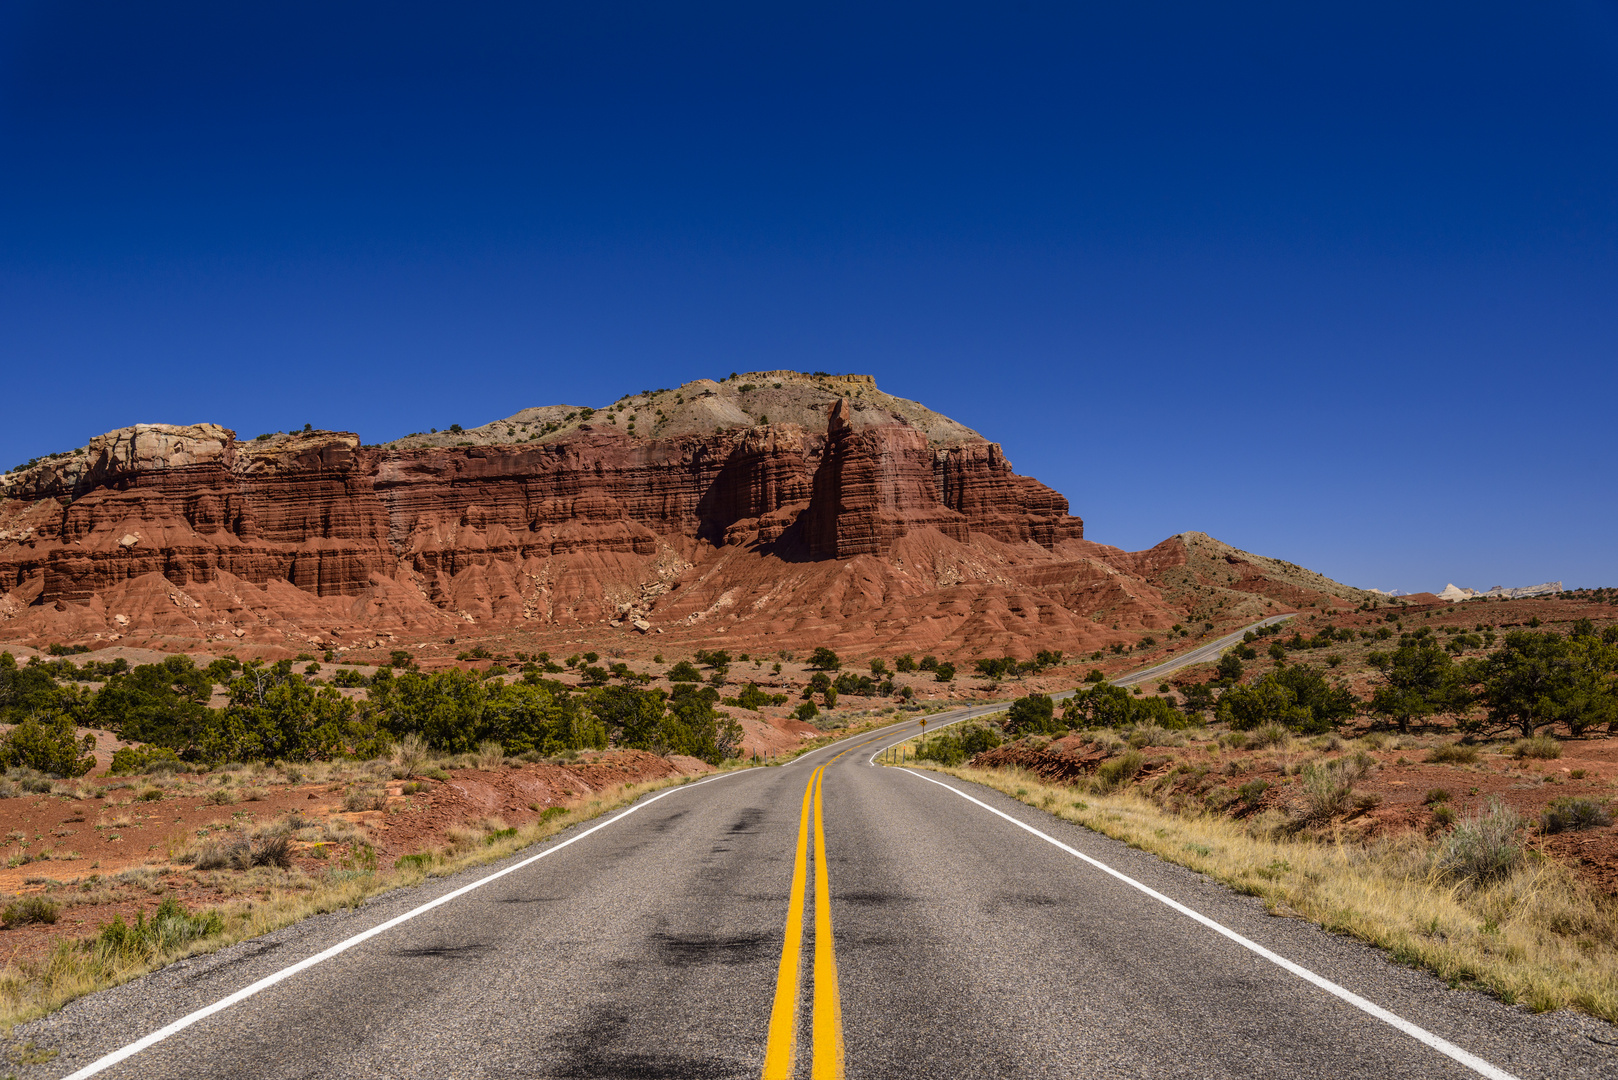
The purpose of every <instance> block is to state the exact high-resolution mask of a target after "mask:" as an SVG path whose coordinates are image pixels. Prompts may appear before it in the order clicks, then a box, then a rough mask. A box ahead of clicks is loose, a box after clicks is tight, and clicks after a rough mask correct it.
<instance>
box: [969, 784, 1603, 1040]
mask: <svg viewBox="0 0 1618 1080" xmlns="http://www.w3.org/2000/svg"><path fill="white" fill-rule="evenodd" d="M938 771H941V772H947V773H950V774H952V775H955V776H959V777H961V778H962V779H965V780H970V781H973V782H975V783H979V784H983V785H985V786H987V787H992V788H994V789H996V790H998V791H1003V792H1005V793H1006V794H1008V795H1011V796H1013V797H1014V798H1017V799H1020V800H1021V801H1023V802H1025V803H1028V804H1030V805H1032V806H1037V807H1040V808H1041V809H1044V810H1047V811H1048V812H1050V813H1053V814H1056V815H1057V816H1059V817H1063V818H1066V819H1068V820H1069V821H1074V822H1077V823H1079V824H1081V825H1084V826H1086V827H1088V828H1091V829H1094V830H1096V831H1097V832H1100V833H1104V834H1106V835H1107V836H1111V837H1114V838H1116V839H1118V840H1123V841H1125V842H1127V843H1129V844H1131V845H1132V846H1135V847H1139V848H1141V849H1143V850H1145V851H1149V852H1151V853H1152V854H1154V855H1157V856H1160V857H1162V858H1164V859H1167V860H1169V861H1170V862H1175V863H1179V864H1181V865H1183V866H1188V867H1190V868H1192V869H1194V870H1197V871H1200V872H1202V873H1205V874H1208V875H1210V876H1211V877H1214V878H1216V879H1218V880H1219V881H1222V882H1224V883H1225V884H1227V885H1229V886H1230V887H1232V888H1233V889H1235V890H1236V891H1238V892H1241V893H1246V894H1249V895H1252V896H1258V897H1261V898H1263V900H1264V901H1265V904H1266V905H1267V906H1268V907H1269V909H1270V910H1271V911H1272V912H1274V913H1277V914H1295V915H1300V916H1302V917H1303V918H1306V919H1309V920H1311V921H1313V922H1315V923H1318V924H1319V925H1321V926H1323V927H1325V928H1326V929H1328V930H1332V931H1335V932H1338V933H1344V934H1349V935H1351V936H1353V937H1356V938H1358V939H1360V940H1362V941H1365V942H1369V943H1370V944H1372V945H1376V946H1379V947H1381V948H1383V949H1386V950H1388V952H1390V953H1391V954H1392V955H1393V957H1394V958H1395V959H1396V960H1399V961H1401V962H1404V963H1408V964H1412V965H1416V966H1420V967H1423V968H1426V969H1427V970H1429V971H1432V972H1433V973H1435V974H1436V975H1438V976H1439V977H1440V978H1443V979H1444V980H1446V981H1447V982H1449V983H1450V985H1452V986H1462V985H1474V986H1477V987H1479V988H1486V989H1488V990H1490V991H1492V992H1493V993H1495V994H1496V995H1498V996H1499V997H1500V998H1501V999H1503V1000H1504V1001H1506V1002H1508V1003H1513V1004H1514V1003H1518V1002H1521V1003H1524V1004H1527V1005H1528V1006H1530V1007H1532V1008H1533V1009H1535V1010H1537V1011H1544V1010H1549V1009H1557V1008H1563V1007H1567V1006H1573V1007H1575V1008H1579V1009H1582V1010H1584V1011H1586V1012H1588V1013H1590V1014H1592V1015H1594V1016H1598V1017H1601V1018H1602V1019H1605V1020H1609V1021H1618V907H1615V904H1614V901H1613V900H1612V899H1611V898H1608V897H1603V896H1601V895H1599V894H1597V893H1595V892H1593V891H1592V890H1590V889H1589V888H1587V887H1586V886H1584V885H1583V883H1581V882H1580V881H1579V880H1578V879H1577V878H1575V877H1574V875H1573V874H1572V873H1571V872H1570V871H1568V870H1567V869H1565V868H1564V867H1562V866H1561V865H1559V864H1558V863H1556V862H1554V861H1552V860H1548V859H1544V858H1541V857H1538V856H1536V855H1535V854H1533V853H1532V852H1530V853H1529V854H1528V857H1526V858H1524V859H1522V860H1520V861H1519V862H1518V863H1516V864H1515V865H1514V866H1512V867H1511V868H1510V869H1509V870H1507V871H1506V872H1505V873H1504V874H1503V875H1502V876H1500V877H1498V878H1496V879H1493V880H1488V879H1478V878H1473V877H1467V876H1464V875H1457V874H1456V873H1455V867H1454V864H1453V859H1454V857H1455V855H1456V853H1455V852H1453V851H1448V847H1449V846H1450V845H1449V836H1450V834H1442V835H1440V836H1438V837H1435V838H1434V839H1432V840H1429V839H1427V838H1425V837H1422V836H1420V835H1418V834H1414V833H1408V834H1405V835H1402V836H1398V837H1394V838H1389V839H1383V840H1374V841H1370V842H1363V841H1360V840H1357V839H1353V838H1351V837H1348V836H1345V835H1344V834H1342V833H1336V834H1321V833H1315V834H1299V833H1296V832H1295V831H1294V830H1293V829H1292V828H1291V827H1290V825H1289V823H1288V821H1287V819H1286V818H1285V817H1284V816H1283V815H1281V814H1279V813H1276V812H1270V813H1267V814H1263V815H1257V816H1255V817H1252V818H1248V819H1246V820H1245V821H1236V820H1233V819H1231V818H1229V817H1225V816H1223V815H1218V814H1184V815H1182V814H1176V813H1173V812H1170V811H1168V810H1165V809H1164V808H1162V807H1160V806H1158V805H1157V804H1156V803H1153V802H1152V801H1150V800H1149V799H1147V798H1145V797H1143V796H1141V795H1140V794H1138V793H1136V792H1133V791H1127V792H1123V793H1118V794H1107V793H1085V795H1084V798H1082V799H1080V798H1078V797H1077V795H1078V794H1079V793H1078V792H1077V791H1076V789H1074V788H1069V787H1058V786H1053V785H1050V784H1046V783H1044V782H1043V781H1041V780H1040V779H1039V778H1038V777H1036V776H1034V775H1033V774H1031V773H1027V772H1024V771H1022V770H992V771H990V770H983V769H971V768H959V769H939V770H938ZM1498 824H1500V825H1501V827H1502V828H1509V827H1510V824H1511V823H1498ZM1493 839H1494V840H1498V839H1499V837H1497V836H1496V837H1493ZM1446 853H1447V854H1448V856H1449V859H1448V860H1446Z"/></svg>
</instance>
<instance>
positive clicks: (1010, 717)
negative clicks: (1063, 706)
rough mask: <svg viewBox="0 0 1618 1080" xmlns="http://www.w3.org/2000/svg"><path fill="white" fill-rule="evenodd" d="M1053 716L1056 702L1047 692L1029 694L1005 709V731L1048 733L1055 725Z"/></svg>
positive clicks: (1017, 733) (1012, 732)
mask: <svg viewBox="0 0 1618 1080" xmlns="http://www.w3.org/2000/svg"><path fill="white" fill-rule="evenodd" d="M1055 717H1056V704H1055V702H1054V701H1052V700H1051V696H1050V695H1049V694H1029V695H1028V696H1027V697H1020V698H1018V699H1017V700H1016V701H1013V702H1012V703H1011V708H1009V709H1007V710H1006V722H1005V726H1006V732H1007V733H1008V734H1010V735H1014V736H1015V735H1027V734H1041V735H1043V734H1049V733H1050V732H1051V731H1053V730H1054V729H1055V728H1056V726H1057V725H1056V720H1055Z"/></svg>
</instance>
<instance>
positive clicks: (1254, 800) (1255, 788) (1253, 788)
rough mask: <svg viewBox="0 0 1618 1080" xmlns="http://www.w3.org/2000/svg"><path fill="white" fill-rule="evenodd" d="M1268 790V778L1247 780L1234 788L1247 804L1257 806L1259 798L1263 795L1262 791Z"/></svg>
mask: <svg viewBox="0 0 1618 1080" xmlns="http://www.w3.org/2000/svg"><path fill="white" fill-rule="evenodd" d="M1268 790H1270V782H1269V781H1268V780H1249V781H1248V782H1247V783H1245V784H1243V785H1242V786H1241V787H1239V788H1237V789H1236V794H1237V796H1238V797H1239V798H1240V799H1241V800H1242V802H1244V803H1246V804H1247V805H1249V806H1257V805H1258V802H1259V800H1260V799H1262V798H1263V797H1264V793H1265V792H1266V791H1268Z"/></svg>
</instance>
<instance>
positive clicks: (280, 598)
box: [0, 373, 1358, 655]
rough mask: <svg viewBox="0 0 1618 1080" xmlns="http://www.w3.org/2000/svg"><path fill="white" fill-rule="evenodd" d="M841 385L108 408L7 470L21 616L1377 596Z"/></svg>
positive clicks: (542, 628) (1116, 618)
mask: <svg viewBox="0 0 1618 1080" xmlns="http://www.w3.org/2000/svg"><path fill="white" fill-rule="evenodd" d="M763 377H775V378H791V377H793V373H764V375H763ZM796 377H797V378H798V379H800V381H801V382H805V383H807V382H809V381H810V380H811V379H813V378H814V377H809V376H796ZM858 378H860V377H853V376H848V377H838V382H839V384H840V385H846V384H849V383H851V382H853V381H854V380H856V379H858ZM696 385H697V384H687V387H693V386H696ZM750 385H751V384H750ZM750 385H749V386H745V387H743V389H744V390H748V389H750ZM816 386H817V387H818V388H817V389H816V391H815V392H816V393H820V394H822V395H823V396H824V398H825V401H824V404H816V403H815V401H814V400H811V401H810V405H805V404H804V403H803V402H804V401H805V400H806V399H805V397H804V395H803V394H802V393H799V394H798V396H797V397H795V398H791V399H790V400H789V399H788V398H787V397H786V396H785V395H786V394H787V393H788V391H791V390H793V387H792V386H787V387H785V389H783V383H782V382H775V383H773V387H774V390H775V391H777V392H778V398H777V399H776V400H779V401H781V402H782V404H779V405H777V406H775V408H776V409H777V411H778V412H779V413H781V414H784V415H788V416H797V417H804V418H806V419H807V418H809V417H811V416H813V415H816V414H815V413H814V411H813V409H812V408H811V406H814V408H819V409H821V410H823V411H821V412H820V413H819V414H818V415H820V416H822V417H823V421H822V422H821V424H820V425H819V426H817V427H807V426H804V425H802V424H799V423H794V422H791V421H790V420H787V421H780V422H776V423H767V422H756V423H734V422H732V420H731V419H728V418H730V417H731V414H732V413H735V414H736V415H737V416H741V417H742V418H743V420H747V419H749V417H748V416H747V415H746V414H744V413H742V412H741V411H740V408H739V407H738V406H734V405H732V404H731V403H730V400H729V398H726V397H724V393H731V391H729V390H727V389H725V388H723V387H720V384H715V383H710V382H707V381H706V380H703V381H702V384H701V389H700V392H699V391H698V390H688V393H689V394H690V397H691V401H690V402H687V401H685V400H684V397H685V395H684V394H682V395H681V396H680V399H679V404H680V406H681V407H682V408H685V409H686V413H685V414H682V415H693V416H697V417H699V419H701V421H702V424H706V425H707V427H706V428H704V427H702V426H701V424H698V423H696V422H695V421H692V422H690V423H687V424H686V427H685V429H684V430H683V431H680V432H678V433H672V434H668V435H665V436H655V435H654V436H653V437H646V435H645V434H644V432H645V431H646V430H647V428H650V427H651V426H652V421H651V420H643V421H642V423H643V424H645V425H646V427H643V428H642V432H643V434H641V435H636V434H633V433H632V429H631V430H625V429H624V428H620V427H619V426H618V424H617V422H616V416H615V415H612V414H610V413H609V414H608V422H606V423H603V422H600V421H601V415H602V413H597V414H595V415H594V416H591V415H590V411H589V410H575V412H574V413H568V414H567V416H568V418H569V419H570V421H572V422H571V423H569V424H567V425H560V424H559V422H553V423H552V424H551V427H550V428H547V429H545V430H546V432H547V435H546V438H545V439H544V440H542V441H535V440H529V441H525V442H514V443H511V444H501V443H498V442H493V441H491V439H492V438H494V437H497V436H498V434H499V430H498V429H501V428H504V429H505V430H506V431H508V432H509V431H512V430H513V427H512V425H515V424H516V423H517V422H518V418H513V420H512V421H501V422H496V423H495V424H491V425H489V426H488V427H487V428H485V429H480V431H481V434H480V438H482V439H483V441H482V442H481V443H479V444H475V445H465V446H444V445H414V446H409V445H406V446H400V445H398V444H395V446H394V447H393V448H381V447H365V446H362V445H361V444H360V440H359V438H358V437H357V436H355V435H353V434H349V433H344V432H329V431H311V432H302V433H295V434H293V435H291V436H277V437H274V438H268V437H266V438H265V439H260V440H255V441H251V442H248V441H239V440H238V439H237V438H236V435H235V433H234V432H232V431H230V430H228V429H226V428H222V427H218V426H216V425H212V424H197V425H190V426H175V425H166V424H141V425H137V426H135V427H131V428H125V429H121V430H119V431H114V432H110V433H108V434H106V435H102V436H98V437H97V438H95V439H93V440H91V442H90V444H89V445H88V446H87V447H85V448H84V449H82V450H79V451H75V452H71V453H68V454H63V455H56V456H55V457H52V458H48V459H45V460H44V461H41V462H38V463H35V464H33V465H32V466H30V467H28V468H25V469H20V470H17V471H15V472H13V473H10V474H7V475H5V476H4V477H0V641H14V642H20V643H25V644H33V645H41V644H43V643H46V642H56V641H62V642H69V643H84V644H91V645H95V644H97V643H103V644H104V643H108V642H111V641H120V640H121V641H124V642H125V643H126V644H133V643H135V642H143V643H147V644H155V645H159V646H161V647H173V648H186V647H194V646H196V645H197V644H199V643H205V642H208V641H222V642H226V643H234V642H242V643H243V644H247V645H257V646H261V647H263V646H270V647H278V648H293V649H301V648H303V647H305V646H306V645H307V644H320V645H323V646H327V647H345V646H346V647H350V648H352V647H354V646H356V645H359V646H376V645H378V644H392V643H408V642H411V641H422V640H428V639H437V640H443V639H445V638H448V637H451V636H454V635H460V639H461V640H473V639H476V638H477V637H479V636H480V635H499V634H503V633H509V632H514V631H524V632H527V634H528V635H529V637H530V638H531V639H532V640H534V641H535V642H543V641H546V640H548V639H551V638H555V639H556V640H559V641H560V640H577V639H576V638H572V639H563V638H562V637H561V636H560V635H565V634H577V633H579V632H580V631H581V630H587V631H588V632H589V633H591V634H592V635H594V637H593V638H592V640H596V639H600V640H607V639H609V638H610V636H611V635H613V634H621V635H623V636H624V639H625V642H626V647H629V646H630V645H631V644H632V642H633V640H634V639H635V637H636V636H637V635H640V634H647V633H650V634H673V635H675V637H674V638H673V639H672V641H671V640H670V639H664V642H665V643H666V644H672V643H673V641H686V642H690V643H692V644H695V643H698V642H707V641H724V642H726V643H728V644H734V645H740V646H742V647H744V648H745V647H748V645H749V643H754V647H757V648H760V649H763V648H770V649H776V648H799V647H804V646H807V645H817V644H831V645H833V647H840V648H844V649H847V650H850V651H852V652H855V653H859V652H874V651H878V650H880V651H885V652H891V651H914V652H918V653H919V652H936V653H939V654H941V655H971V654H975V655H984V654H985V653H989V652H1007V653H1012V654H1014V655H1026V654H1028V653H1030V652H1032V651H1033V650H1034V649H1039V648H1062V649H1067V650H1070V651H1083V650H1087V649H1092V648H1100V647H1102V646H1104V645H1106V644H1109V643H1111V642H1113V641H1133V640H1134V639H1135V638H1136V637H1138V635H1139V634H1140V633H1141V632H1142V631H1145V630H1149V629H1153V628H1162V627H1167V626H1169V625H1170V624H1172V623H1176V622H1180V621H1182V620H1184V619H1187V618H1188V616H1192V615H1196V614H1197V613H1199V612H1203V613H1206V614H1207V615H1209V616H1218V617H1220V618H1234V617H1239V616H1245V615H1249V614H1261V613H1267V612H1270V611H1273V610H1277V608H1276V603H1277V602H1283V601H1284V602H1285V603H1286V604H1288V605H1293V604H1301V603H1309V602H1314V601H1315V600H1318V599H1320V598H1322V597H1327V598H1334V599H1333V602H1334V603H1351V602H1358V594H1357V590H1351V589H1347V588H1346V587H1344V586H1340V585H1337V584H1336V583H1335V582H1330V581H1328V579H1325V578H1321V577H1319V575H1309V574H1308V572H1307V571H1302V570H1301V569H1300V568H1296V567H1292V568H1291V571H1297V573H1296V574H1291V572H1290V571H1285V570H1281V569H1278V568H1282V567H1287V566H1289V565H1290V564H1282V563H1275V562H1273V561H1272V560H1267V559H1261V558H1260V557H1258V556H1249V555H1246V553H1241V552H1235V549H1233V548H1228V547H1226V546H1225V545H1221V544H1219V543H1218V542H1217V541H1214V540H1211V539H1209V538H1207V537H1204V536H1202V535H1201V534H1197V533H1187V534H1182V535H1181V536H1178V537H1174V538H1171V539H1170V540H1168V541H1165V542H1164V543H1163V544H1161V545H1159V546H1158V547H1157V548H1154V549H1152V550H1151V551H1150V552H1141V553H1133V554H1132V553H1128V552H1124V551H1121V550H1119V549H1117V548H1111V547H1106V546H1104V545H1100V544H1095V543H1091V542H1089V541H1087V540H1085V539H1084V525H1083V522H1082V521H1080V519H1079V518H1077V517H1074V516H1071V515H1069V513H1068V506H1067V500H1066V499H1064V498H1063V497H1062V496H1061V495H1059V494H1057V493H1056V492H1054V491H1052V490H1051V489H1050V488H1048V487H1046V486H1045V485H1043V484H1041V483H1039V482H1038V481H1037V480H1033V479H1031V478H1029V477H1024V476H1018V475H1017V474H1016V473H1014V472H1013V471H1012V470H1011V467H1010V465H1009V464H1008V463H1007V462H1006V460H1005V457H1004V456H1003V454H1002V453H1001V451H1000V447H999V446H998V445H996V444H994V443H991V442H988V441H987V440H984V439H982V438H981V437H979V436H977V435H976V433H973V432H971V431H970V430H969V429H965V428H962V427H960V426H959V425H956V424H954V422H953V421H949V420H948V419H947V418H943V417H939V416H938V415H937V414H934V413H928V412H926V411H925V410H923V409H921V407H920V406H916V405H915V404H914V403H911V402H904V401H903V399H894V398H889V399H885V400H886V401H887V402H888V403H890V404H894V405H895V408H894V409H888V408H884V407H882V402H881V401H877V402H876V403H875V404H873V400H872V399H873V398H878V397H881V395H879V393H878V392H877V391H875V384H874V383H871V382H870V381H869V380H868V379H866V380H864V382H863V383H859V384H857V385H855V386H854V389H853V391H852V392H853V393H854V394H855V395H862V396H859V397H857V398H856V399H853V400H851V399H850V398H845V397H838V396H836V395H837V393H841V392H844V391H842V390H840V389H839V387H838V386H828V384H827V382H826V381H825V380H823V379H819V380H816ZM715 387H720V389H719V390H715V389H710V388H715ZM682 389H684V388H682ZM800 389H801V387H800ZM721 391H723V393H722V392H721ZM834 391H835V392H834ZM760 392H761V393H768V392H770V391H769V390H768V388H765V389H763V390H761V391H760ZM657 393H660V394H664V395H668V394H673V393H675V392H674V391H660V392H657ZM733 396H734V394H733ZM639 407H640V406H637V408H639ZM900 407H902V408H903V410H905V411H907V412H908V413H909V415H908V416H907V415H904V414H903V413H902V412H901V411H899V409H900ZM549 408H550V412H557V413H558V416H560V412H559V410H561V409H563V408H565V407H549ZM669 408H670V415H672V413H673V405H672V403H671V405H670V406H669ZM550 412H548V411H546V410H530V411H529V412H528V413H524V414H518V416H519V417H523V416H525V415H529V414H533V415H534V416H548V415H550ZM603 412H606V411H605V410H603ZM575 414H577V415H578V416H582V417H585V418H586V419H585V420H576V419H574V417H575ZM618 415H624V414H623V413H622V410H621V409H620V412H619V414H618ZM635 415H636V414H635V413H629V414H628V417H629V424H630V425H632V424H633V423H634V418H635ZM715 417H718V418H720V419H719V420H715V419H714V418H715ZM663 419H664V420H667V419H668V417H667V416H664V417H663ZM721 420H723V421H724V424H728V425H729V426H723V425H722V424H721V423H720V421H721ZM533 422H534V423H538V421H537V420H535V421H533ZM918 424H919V425H921V426H919V427H918V426H917V425H918ZM524 426H525V427H526V426H528V425H527V424H526V423H525V424H524ZM558 426H560V427H561V430H560V431H559V432H558V433H555V434H551V430H552V429H554V428H557V427H558ZM626 426H627V425H626ZM671 426H672V425H671ZM708 428H711V429H712V430H708ZM924 429H925V430H924ZM940 431H942V432H944V433H945V436H947V437H944V436H939V435H938V432H940ZM490 432H494V433H495V435H494V436H491V435H490V434H489V433H490ZM929 433H931V434H929ZM422 438H423V439H425V438H426V437H425V436H423V437H422ZM401 442H405V440H401ZM1289 575H1290V576H1289ZM1298 575H1304V578H1299V577H1298ZM1283 579H1284V580H1283ZM1198 617H1200V615H1198Z"/></svg>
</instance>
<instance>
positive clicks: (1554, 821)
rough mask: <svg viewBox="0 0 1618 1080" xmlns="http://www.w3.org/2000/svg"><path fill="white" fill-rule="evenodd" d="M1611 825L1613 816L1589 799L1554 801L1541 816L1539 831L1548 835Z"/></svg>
mask: <svg viewBox="0 0 1618 1080" xmlns="http://www.w3.org/2000/svg"><path fill="white" fill-rule="evenodd" d="M1611 824H1612V815H1610V814H1608V813H1607V812H1606V811H1605V810H1603V809H1602V808H1601V807H1600V806H1599V805H1597V804H1596V803H1593V802H1591V801H1590V800H1589V799H1575V798H1562V799H1552V800H1551V804H1550V805H1549V806H1547V807H1546V808H1545V809H1544V811H1543V812H1541V813H1540V815H1539V831H1540V832H1547V833H1555V832H1563V831H1565V830H1568V829H1591V828H1594V827H1596V826H1598V825H1611Z"/></svg>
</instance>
